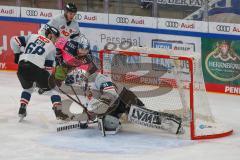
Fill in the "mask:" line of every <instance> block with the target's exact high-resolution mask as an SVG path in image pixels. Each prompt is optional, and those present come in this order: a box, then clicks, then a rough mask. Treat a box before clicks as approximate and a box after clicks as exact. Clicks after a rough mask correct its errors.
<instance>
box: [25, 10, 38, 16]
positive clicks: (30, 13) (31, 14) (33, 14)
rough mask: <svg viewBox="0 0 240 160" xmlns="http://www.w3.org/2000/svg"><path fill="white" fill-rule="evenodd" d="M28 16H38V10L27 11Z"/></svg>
mask: <svg viewBox="0 0 240 160" xmlns="http://www.w3.org/2000/svg"><path fill="white" fill-rule="evenodd" d="M26 15H27V16H37V15H38V11H36V10H26Z"/></svg>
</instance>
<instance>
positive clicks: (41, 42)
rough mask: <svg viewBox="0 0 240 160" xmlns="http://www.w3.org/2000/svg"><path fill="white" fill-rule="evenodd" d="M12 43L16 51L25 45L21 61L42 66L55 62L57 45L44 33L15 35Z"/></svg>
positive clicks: (18, 51)
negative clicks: (43, 34)
mask: <svg viewBox="0 0 240 160" xmlns="http://www.w3.org/2000/svg"><path fill="white" fill-rule="evenodd" d="M10 43H11V48H12V49H13V51H14V53H20V52H21V51H20V48H21V47H24V49H23V51H22V54H21V55H20V58H19V62H20V61H28V62H31V63H33V64H35V65H36V66H38V67H40V68H45V67H49V66H53V64H54V62H55V57H56V47H55V45H54V44H53V42H52V41H51V40H49V39H48V38H46V37H44V36H42V35H38V34H32V35H29V36H19V37H13V38H12V39H11V42H10ZM46 63H51V64H50V65H46Z"/></svg>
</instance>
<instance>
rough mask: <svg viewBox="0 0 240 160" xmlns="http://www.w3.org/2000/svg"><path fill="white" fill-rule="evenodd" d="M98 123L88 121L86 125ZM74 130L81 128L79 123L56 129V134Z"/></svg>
mask: <svg viewBox="0 0 240 160" xmlns="http://www.w3.org/2000/svg"><path fill="white" fill-rule="evenodd" d="M97 122H98V121H89V122H88V123H87V124H94V123H97ZM75 128H81V123H80V122H78V123H74V124H69V125H64V126H61V127H57V132H61V131H67V130H71V129H75Z"/></svg>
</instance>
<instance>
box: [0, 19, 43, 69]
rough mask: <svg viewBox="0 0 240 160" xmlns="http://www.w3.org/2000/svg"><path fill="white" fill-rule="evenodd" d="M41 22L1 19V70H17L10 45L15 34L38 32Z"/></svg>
mask: <svg viewBox="0 0 240 160" xmlns="http://www.w3.org/2000/svg"><path fill="white" fill-rule="evenodd" d="M39 27H40V24H37V23H26V22H8V21H0V70H16V69H17V65H16V64H15V63H14V55H13V52H12V50H11V47H10V39H11V37H13V36H20V35H28V34H30V33H37V31H38V29H39Z"/></svg>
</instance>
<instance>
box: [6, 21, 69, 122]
mask: <svg viewBox="0 0 240 160" xmlns="http://www.w3.org/2000/svg"><path fill="white" fill-rule="evenodd" d="M59 34H60V33H59V31H58V30H57V29H56V28H54V27H52V26H47V28H46V30H45V33H44V36H43V35H38V34H32V35H29V36H14V37H12V38H11V41H10V44H11V48H12V50H13V52H14V56H15V63H17V64H18V71H17V76H18V79H19V81H20V83H21V85H22V87H23V91H22V94H21V100H20V108H19V112H18V113H19V117H20V118H21V119H23V118H24V117H26V115H27V112H26V108H27V105H28V103H29V101H30V98H31V94H32V92H33V90H34V83H36V85H37V86H38V87H40V88H41V89H43V90H45V91H49V92H50V94H51V101H52V104H53V110H54V112H55V115H56V117H57V119H66V118H67V116H66V115H64V114H63V113H62V112H61V97H60V96H59V95H58V93H57V92H56V91H54V90H51V89H52V88H50V87H49V85H48V84H49V77H50V73H49V71H47V68H48V67H53V66H54V64H55V56H56V47H55V46H54V43H55V41H56V40H57V38H58V37H59ZM45 36H46V37H45Z"/></svg>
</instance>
